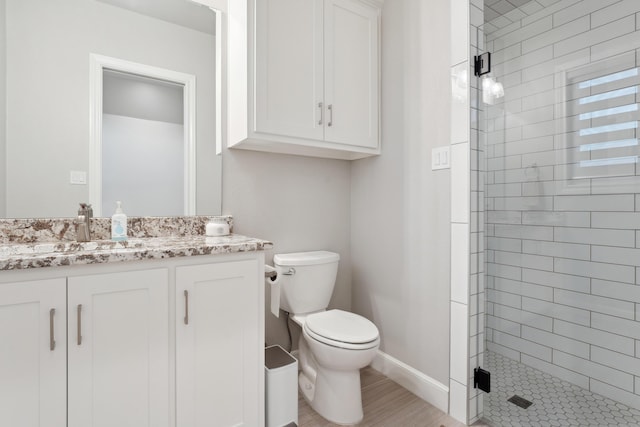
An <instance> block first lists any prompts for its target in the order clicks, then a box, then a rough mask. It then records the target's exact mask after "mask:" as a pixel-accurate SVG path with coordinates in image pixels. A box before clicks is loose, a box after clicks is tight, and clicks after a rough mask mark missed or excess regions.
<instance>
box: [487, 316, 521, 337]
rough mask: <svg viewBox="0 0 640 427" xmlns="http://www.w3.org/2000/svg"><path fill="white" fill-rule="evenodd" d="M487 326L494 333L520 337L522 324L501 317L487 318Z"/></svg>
mask: <svg viewBox="0 0 640 427" xmlns="http://www.w3.org/2000/svg"><path fill="white" fill-rule="evenodd" d="M487 326H489V327H490V328H491V329H493V330H494V331H500V332H504V333H507V334H511V335H515V336H520V324H519V323H516V322H512V321H510V320H506V319H501V318H499V317H494V316H487Z"/></svg>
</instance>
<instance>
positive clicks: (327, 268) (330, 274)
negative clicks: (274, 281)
mask: <svg viewBox="0 0 640 427" xmlns="http://www.w3.org/2000/svg"><path fill="white" fill-rule="evenodd" d="M339 261H340V255H338V254H337V253H333V252H327V251H315V252H297V253H290V254H276V255H274V257H273V263H274V265H275V266H276V267H279V268H280V269H281V270H282V273H283V275H282V278H281V280H280V283H281V286H282V292H281V295H280V308H281V309H283V310H285V311H288V312H289V313H292V314H304V313H312V312H314V311H320V310H324V309H326V308H327V306H328V305H329V300H330V299H331V295H332V294H333V288H334V286H335V283H336V275H337V274H338V262H339ZM288 273H291V274H288Z"/></svg>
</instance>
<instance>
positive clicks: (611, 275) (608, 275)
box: [554, 258, 636, 283]
mask: <svg viewBox="0 0 640 427" xmlns="http://www.w3.org/2000/svg"><path fill="white" fill-rule="evenodd" d="M554 271H556V272H558V273H565V274H574V275H576V276H584V277H591V278H595V279H604V280H613V281H616V282H625V283H634V282H635V275H636V272H635V269H634V268H633V267H631V266H626V265H613V264H604V263H599V262H589V261H579V260H571V259H566V258H555V259H554Z"/></svg>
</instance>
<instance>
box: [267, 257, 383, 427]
mask: <svg viewBox="0 0 640 427" xmlns="http://www.w3.org/2000/svg"><path fill="white" fill-rule="evenodd" d="M338 261H339V256H338V254H335V253H332V252H325V251H317V252H304V253H295V254H279V255H275V256H274V264H275V265H276V267H277V268H279V269H280V271H281V272H286V273H288V274H285V275H284V277H283V279H282V298H281V308H282V309H283V310H285V311H288V312H289V313H290V314H292V317H291V318H292V320H293V321H294V322H295V323H296V324H298V325H299V326H300V328H301V331H302V333H301V335H300V340H299V343H298V346H299V354H298V357H299V362H300V363H299V367H300V373H299V376H298V383H299V386H300V390H301V392H302V395H303V397H304V399H305V400H306V401H307V402H308V403H309V405H310V406H311V408H313V409H314V410H315V411H316V412H317V413H318V414H320V415H322V416H323V417H324V418H326V419H327V420H329V421H331V422H333V423H336V424H343V425H348V424H356V423H358V422H360V421H361V420H362V418H363V412H362V392H361V390H360V369H361V368H363V367H365V366H367V365H369V364H370V363H371V361H372V360H373V358H374V357H375V355H376V352H377V350H378V347H379V346H380V336H379V332H378V328H377V327H376V326H375V325H374V324H373V323H372V322H371V321H369V320H368V319H366V318H364V317H362V316H360V315H357V314H355V313H350V312H347V311H343V310H326V308H327V306H328V304H329V299H330V297H331V294H332V292H333V287H334V284H335V278H336V274H337V268H338Z"/></svg>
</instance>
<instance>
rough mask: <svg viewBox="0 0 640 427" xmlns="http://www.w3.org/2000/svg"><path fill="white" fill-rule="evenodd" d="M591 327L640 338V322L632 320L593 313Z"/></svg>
mask: <svg viewBox="0 0 640 427" xmlns="http://www.w3.org/2000/svg"><path fill="white" fill-rule="evenodd" d="M591 327H593V328H596V329H601V330H603V331H608V332H612V333H614V334H619V333H624V334H625V335H626V336H628V337H631V338H635V339H640V322H636V321H634V320H626V319H621V318H619V317H614V316H608V315H606V314H600V313H593V314H592V315H591ZM603 347H606V346H603Z"/></svg>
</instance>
